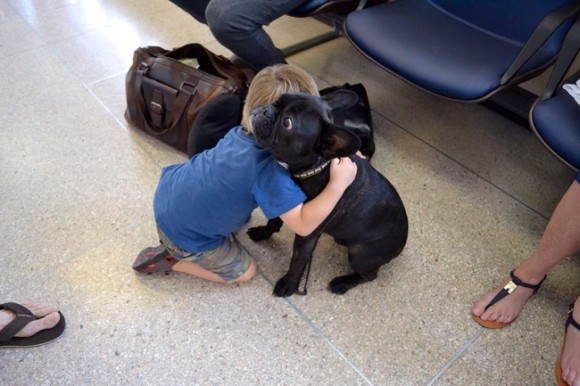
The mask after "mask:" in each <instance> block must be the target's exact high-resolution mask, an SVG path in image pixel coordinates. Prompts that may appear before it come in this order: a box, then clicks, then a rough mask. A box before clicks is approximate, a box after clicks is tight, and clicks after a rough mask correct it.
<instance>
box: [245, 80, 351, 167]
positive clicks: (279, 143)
mask: <svg viewBox="0 0 580 386" xmlns="http://www.w3.org/2000/svg"><path fill="white" fill-rule="evenodd" d="M356 98H357V96H356V94H355V93H353V92H350V91H346V90H339V91H336V92H333V93H331V94H327V95H325V96H324V97H316V96H313V95H309V94H284V95H282V96H281V97H280V98H279V99H278V100H277V101H276V102H275V103H274V104H272V105H264V106H258V107H256V108H254V109H253V110H252V112H251V115H250V124H251V125H252V131H253V133H254V136H255V138H256V141H257V142H258V144H259V145H260V146H262V147H263V148H264V149H266V150H268V151H269V152H270V153H271V154H272V156H273V157H274V158H275V159H276V160H278V161H280V162H284V163H286V164H288V166H289V167H290V169H293V168H300V167H305V166H308V165H312V164H313V163H315V162H316V161H317V160H318V159H320V157H321V156H322V157H323V158H325V159H331V158H334V157H346V156H349V155H351V154H354V153H356V151H357V150H358V149H359V147H360V139H359V138H358V136H357V135H356V134H354V133H353V132H351V131H349V130H347V129H345V128H342V127H340V126H337V125H335V124H333V123H332V111H333V110H335V109H341V108H347V107H350V106H352V105H354V104H355V103H356Z"/></svg>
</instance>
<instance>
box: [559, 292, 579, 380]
mask: <svg viewBox="0 0 580 386" xmlns="http://www.w3.org/2000/svg"><path fill="white" fill-rule="evenodd" d="M572 317H573V318H574V320H575V321H576V323H580V297H579V298H578V299H576V303H575V305H574V311H573V312H572ZM561 369H562V379H563V380H564V381H566V382H567V384H568V385H570V386H580V330H579V329H578V328H577V327H575V326H574V325H572V324H570V325H568V327H567V328H566V339H565V340H564V348H563V352H562V362H561ZM556 372H558V369H556Z"/></svg>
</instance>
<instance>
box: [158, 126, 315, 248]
mask: <svg viewBox="0 0 580 386" xmlns="http://www.w3.org/2000/svg"><path fill="white" fill-rule="evenodd" d="M305 200H306V195H305V194H304V193H303V192H302V190H300V188H299V187H298V185H296V184H295V183H294V181H292V178H291V177H290V174H289V173H288V172H287V171H286V170H285V169H284V168H283V167H282V166H280V165H279V164H278V163H277V162H276V161H275V160H274V158H272V156H271V155H270V153H268V152H267V151H266V150H264V149H262V148H261V147H260V146H258V144H257V143H256V140H255V138H254V137H253V136H252V135H248V134H247V133H246V132H245V131H244V130H243V129H242V127H241V126H237V127H235V128H233V129H232V130H230V131H229V132H228V133H227V134H226V135H225V137H224V138H223V139H222V140H220V141H219V142H218V144H217V145H216V146H215V147H214V148H212V149H209V150H206V151H204V152H202V153H199V154H197V155H195V156H194V157H193V158H192V159H191V160H189V161H187V162H184V163H181V164H176V165H170V166H168V167H165V168H163V170H162V171H161V178H160V180H159V185H158V186H157V190H156V192H155V198H154V201H153V210H154V213H155V221H156V222H157V226H158V227H159V228H160V229H161V231H163V233H165V235H167V237H169V239H170V240H171V241H172V242H174V243H175V244H176V245H177V246H179V247H180V248H182V249H184V250H186V251H189V252H204V251H208V250H211V249H215V248H217V247H218V246H219V245H221V243H222V242H223V240H224V238H226V237H228V236H229V235H230V234H231V233H233V232H235V231H237V230H238V229H239V228H240V227H241V226H242V225H244V223H245V222H246V221H247V220H248V218H249V217H250V215H251V213H252V211H253V210H254V209H256V208H257V207H258V206H259V207H260V208H261V209H262V211H263V212H264V215H265V216H266V217H267V218H274V217H278V216H280V215H281V214H284V213H286V212H288V211H289V210H290V209H292V208H295V207H296V206H298V205H299V204H300V203H302V202H304V201H305Z"/></svg>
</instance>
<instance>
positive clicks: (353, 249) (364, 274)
mask: <svg viewBox="0 0 580 386" xmlns="http://www.w3.org/2000/svg"><path fill="white" fill-rule="evenodd" d="M356 98H357V96H356V94H355V93H353V92H350V91H346V90H339V91H336V92H333V93H331V94H327V95H324V96H323V97H316V96H313V95H309V94H284V95H282V96H281V97H280V98H279V99H278V100H277V101H276V102H275V103H274V104H271V105H264V106H258V107H256V108H255V109H253V110H252V113H251V116H250V124H251V126H252V130H253V133H254V136H255V138H256V141H257V142H258V144H259V145H260V146H262V147H263V148H265V149H266V150H268V151H269V152H270V153H271V154H272V156H273V157H274V158H275V159H276V160H277V161H278V162H279V163H281V164H282V165H284V166H286V167H287V169H288V171H289V172H290V173H291V174H292V177H293V179H294V180H295V181H296V182H297V184H298V185H299V186H300V188H301V189H302V190H303V191H304V193H305V194H306V195H307V197H308V199H312V198H314V197H316V196H317V195H318V194H319V193H320V192H321V191H322V190H323V189H324V187H325V186H326V184H327V183H328V181H329V176H330V174H329V169H330V167H329V162H330V160H331V159H332V158H335V157H350V158H351V159H352V160H353V161H354V162H356V165H357V175H356V178H355V180H354V181H353V183H352V184H351V185H350V186H349V187H348V188H347V189H346V191H345V192H344V194H343V196H342V197H341V199H340V200H339V202H338V203H337V205H336V207H335V208H334V210H333V211H332V212H331V213H330V215H329V216H328V217H327V218H326V219H325V220H324V221H323V222H322V224H321V225H320V226H319V227H318V228H317V229H316V230H315V231H314V232H312V233H311V234H310V235H309V236H306V237H301V236H299V235H296V236H295V239H294V246H293V253H292V258H291V261H290V267H289V269H288V272H287V273H286V274H285V275H284V276H283V277H282V278H280V279H279V280H278V282H277V283H276V285H275V287H274V295H275V296H280V297H285V296H290V295H292V294H294V293H296V292H297V290H298V287H299V286H300V280H301V277H302V275H303V273H304V271H305V268H306V266H307V264H308V263H309V261H310V259H311V258H312V252H313V251H314V248H315V247H316V244H317V242H318V239H319V238H320V236H321V234H322V233H326V234H329V235H331V236H332V237H334V239H335V241H336V242H337V243H339V244H341V245H345V246H346V247H348V263H349V265H350V267H351V268H352V270H353V271H354V272H353V273H351V274H349V275H346V276H339V277H336V278H334V279H333V280H332V281H331V282H330V284H329V289H330V291H332V292H333V293H335V294H344V293H345V292H347V291H348V290H350V289H351V288H353V287H355V286H357V285H359V284H361V283H364V282H368V281H371V280H374V279H375V278H376V277H377V273H378V271H379V268H380V267H381V266H383V265H384V264H386V263H388V262H389V261H391V260H392V259H393V258H395V257H397V256H398V255H399V254H400V253H401V251H402V250H403V248H404V246H405V244H406V242H407V233H408V220H407V213H406V211H405V207H404V205H403V202H402V201H401V198H400V197H399V194H398V193H397V191H396V190H395V188H394V187H393V185H392V184H391V183H390V182H389V181H388V180H387V179H386V178H385V177H384V176H383V175H382V174H380V173H379V172H378V171H377V170H376V169H375V168H374V167H372V166H371V165H370V163H369V162H368V161H367V160H365V159H363V158H361V157H359V156H358V155H355V153H356V152H357V150H358V149H359V147H360V144H361V142H360V140H359V138H358V137H357V136H356V134H354V133H353V132H352V131H349V130H348V129H345V128H342V127H340V126H337V125H335V124H334V123H333V121H332V111H333V110H336V109H341V108H347V107H349V106H351V105H352V104H354V103H355V102H356ZM281 226H282V221H281V220H280V219H279V218H276V219H272V220H269V221H268V224H267V225H265V226H259V227H254V228H250V229H249V230H248V234H249V236H250V238H251V239H252V240H254V241H259V240H264V239H267V238H269V237H270V236H271V235H272V234H273V233H274V232H277V231H279V230H280V227H281Z"/></svg>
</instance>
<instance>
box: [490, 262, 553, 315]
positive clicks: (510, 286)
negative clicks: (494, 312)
mask: <svg viewBox="0 0 580 386" xmlns="http://www.w3.org/2000/svg"><path fill="white" fill-rule="evenodd" d="M514 271H515V270H513V271H511V272H510V276H511V278H512V280H511V281H510V282H509V283H507V284H506V286H505V287H503V288H502V290H501V291H499V292H498V293H497V295H495V297H494V298H493V299H492V300H491V302H489V304H488V305H487V306H486V307H485V309H486V310H487V309H488V308H489V307H491V306H493V305H494V304H495V303H497V302H499V301H500V300H501V299H503V298H505V297H506V296H508V295H509V294H511V293H512V292H513V291H514V290H515V289H516V288H517V287H518V286H522V287H525V288H529V289H532V290H534V295H535V294H536V293H537V292H538V290H539V289H540V287H541V286H542V283H543V282H544V280H546V277H547V276H544V278H543V279H542V281H540V282H539V283H538V284H530V283H526V282H524V281H522V280H521V279H520V278H519V277H517V276H516V275H515V274H514Z"/></svg>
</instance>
